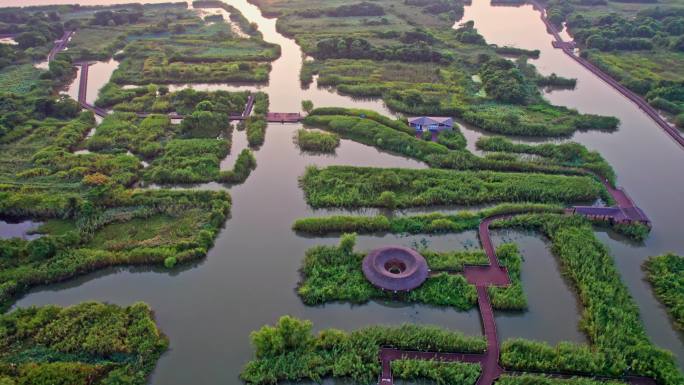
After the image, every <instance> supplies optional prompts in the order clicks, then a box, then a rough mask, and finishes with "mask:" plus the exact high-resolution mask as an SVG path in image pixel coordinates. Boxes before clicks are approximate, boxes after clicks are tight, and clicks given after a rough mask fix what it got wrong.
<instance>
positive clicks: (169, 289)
mask: <svg viewBox="0 0 684 385" xmlns="http://www.w3.org/2000/svg"><path fill="white" fill-rule="evenodd" d="M126 1H127V0H124V2H126ZM73 2H74V0H71V1H70V0H21V1H20V0H10V1H8V2H5V1H3V3H9V4H7V5H11V4H12V3H15V4H16V5H33V4H53V3H73ZM228 2H229V3H230V4H231V5H233V6H235V7H236V8H238V9H239V10H240V11H241V12H242V13H243V14H244V15H245V16H246V17H247V19H249V20H250V21H253V22H256V23H257V24H258V25H259V29H260V30H261V31H262V32H263V34H264V38H265V40H267V41H269V42H273V43H277V44H279V45H280V46H281V47H282V56H281V57H280V58H279V59H278V60H277V61H275V62H274V63H273V70H272V72H271V76H270V81H269V83H268V85H262V86H258V87H257V88H259V89H260V90H262V91H264V92H267V93H268V94H269V96H270V101H271V106H270V109H271V111H276V112H280V111H283V112H288V111H299V110H300V108H301V106H300V104H301V100H304V99H310V100H312V101H314V104H315V105H316V106H346V107H358V108H368V109H373V110H376V111H378V112H381V113H385V114H388V113H389V112H388V111H387V109H386V107H385V106H384V104H383V103H382V101H378V100H354V99H352V98H349V97H346V96H342V95H339V94H337V93H335V92H332V91H330V90H326V89H319V88H317V87H316V86H315V85H313V86H311V87H309V88H308V89H302V88H301V85H300V82H299V69H300V67H301V63H302V60H303V57H302V53H301V50H300V49H299V47H298V46H297V45H296V44H295V43H294V41H293V40H291V39H288V38H285V37H284V36H282V35H280V34H279V33H277V32H276V30H275V20H274V19H266V18H264V17H262V15H261V13H260V11H259V10H258V8H257V7H255V6H253V5H251V4H249V3H247V1H246V0H230V1H228ZM80 3H81V4H83V5H93V4H108V3H111V1H108V0H88V1H80ZM3 5H4V4H3ZM463 20H474V21H475V25H476V27H477V28H478V29H479V30H480V32H481V33H482V34H483V35H484V36H485V38H486V39H487V41H488V42H491V43H497V44H500V45H504V44H506V45H513V46H518V47H521V48H530V49H540V50H541V55H540V58H539V59H538V60H534V61H533V63H534V64H535V65H537V66H538V68H539V69H540V71H541V72H543V73H545V74H549V73H551V72H556V73H557V74H559V75H562V76H566V77H575V78H577V79H578V86H577V88H576V89H575V90H572V91H554V92H551V93H548V94H547V98H549V99H550V100H551V101H552V102H553V103H556V104H562V105H567V106H570V107H574V108H577V109H578V110H580V111H582V112H591V113H601V114H606V115H614V116H617V117H619V118H620V120H621V122H622V124H621V126H620V129H619V131H618V132H615V133H597V132H586V133H578V134H576V135H575V136H574V137H573V138H572V139H573V140H576V141H579V142H581V143H583V144H585V145H587V146H588V147H589V148H591V149H595V150H598V151H600V152H601V153H602V154H603V155H604V156H605V157H606V158H607V159H608V161H609V162H610V163H611V164H612V165H613V167H614V168H615V170H616V172H617V174H618V176H619V184H620V185H622V186H624V187H625V188H626V189H627V191H628V192H629V193H630V195H632V197H633V198H634V199H635V201H636V202H637V203H638V204H639V205H640V206H641V207H642V208H643V209H644V210H645V211H646V213H647V214H648V215H649V216H650V217H651V219H652V220H653V225H654V227H653V232H652V234H651V236H650V238H649V239H648V240H647V241H646V242H645V244H643V245H634V244H630V243H628V242H626V241H625V240H624V239H623V238H621V237H618V236H615V235H614V234H612V233H600V234H599V237H600V239H601V240H602V241H603V242H604V243H605V244H606V245H607V246H608V247H609V248H610V250H611V252H612V254H613V255H614V256H615V260H616V263H617V266H618V268H619V270H620V272H621V274H622V277H623V279H624V281H625V283H626V284H627V285H628V287H629V289H630V292H631V294H632V295H633V296H634V298H635V300H636V301H637V303H638V305H639V307H640V310H641V314H642V318H643V320H644V323H645V325H646V328H647V330H648V333H649V335H650V336H651V338H652V339H653V341H654V342H655V343H656V344H658V345H659V346H662V347H664V348H667V349H670V350H672V351H673V352H674V353H675V355H676V356H677V358H678V361H679V363H680V365H682V366H684V337H683V336H682V334H681V333H678V332H675V331H674V330H673V328H672V324H671V322H670V320H669V319H668V317H667V314H666V313H665V311H664V309H663V308H662V306H661V305H660V304H659V303H658V302H657V301H656V300H655V298H654V297H653V294H652V292H651V289H650V287H649V286H648V285H647V284H646V283H645V282H644V281H643V272H642V271H641V270H640V266H641V263H642V261H643V260H644V259H645V258H646V257H648V256H650V255H657V254H661V253H663V252H666V251H674V252H678V253H680V254H684V240H682V237H681V231H680V230H679V228H678V225H679V224H680V223H681V219H680V218H684V205H682V204H681V201H680V198H681V197H682V196H684V179H682V178H681V172H680V167H681V166H680V165H682V164H684V151H682V150H681V149H680V148H679V147H678V146H677V145H676V144H675V143H674V142H672V141H671V140H670V139H669V138H668V137H667V136H666V135H665V134H664V133H663V132H661V131H660V129H659V128H658V127H657V126H656V125H655V124H654V123H653V122H651V121H650V120H649V119H648V118H647V117H646V115H644V114H643V113H641V112H640V111H639V110H638V109H637V108H636V107H635V106H634V105H633V104H632V103H631V102H629V101H628V100H627V99H625V98H623V97H622V96H621V95H620V94H619V93H618V92H617V91H614V90H613V89H611V88H610V87H608V86H607V85H605V84H604V83H602V82H601V81H600V80H599V79H598V78H596V77H594V76H593V75H592V74H590V73H589V72H587V71H586V70H584V69H583V68H582V67H580V66H579V65H577V64H576V63H575V62H574V61H572V60H571V59H570V58H568V57H566V56H565V55H564V54H563V53H562V52H560V51H559V50H554V49H553V48H552V47H551V36H550V35H548V34H547V33H546V31H545V27H544V25H543V24H542V23H541V21H540V20H539V13H538V12H536V11H534V10H533V9H532V7H531V6H522V7H496V6H491V5H490V4H489V1H488V0H473V4H472V5H471V6H468V7H466V13H465V16H464V19H463ZM107 64H108V63H107ZM102 68H103V69H102V72H99V71H98V70H97V69H96V68H95V67H91V69H90V73H91V81H92V80H93V79H95V77H97V78H100V77H105V76H106V78H108V76H109V75H110V74H111V70H110V68H111V67H110V66H107V65H103V66H102ZM98 72H99V73H100V74H104V75H97V73H98ZM106 78H105V80H106ZM89 83H90V82H89ZM98 83H99V82H98ZM102 84H104V82H103V83H101V84H100V85H99V86H101V85H102ZM99 86H95V85H94V86H93V88H94V89H93V90H90V89H89V93H88V94H89V99H90V98H91V97H92V98H94V97H95V95H96V90H97V89H99ZM249 87H252V86H249ZM255 87H256V86H255ZM89 88H90V87H89ZM197 88H199V87H197ZM224 88H228V89H231V88H234V87H233V86H230V87H224ZM298 128H299V126H298V125H281V124H271V125H269V127H268V129H267V135H266V142H265V144H264V145H263V146H262V148H261V149H259V150H258V151H257V152H256V153H255V156H256V158H257V163H258V167H257V169H256V170H255V171H254V172H253V173H252V174H251V175H250V177H249V179H248V180H247V182H246V183H245V184H243V185H240V186H236V187H233V188H231V190H230V193H231V195H232V198H233V209H232V218H231V219H230V220H229V221H228V222H227V223H226V226H225V228H224V229H223V230H222V231H221V233H220V235H219V237H218V239H217V241H216V246H215V247H214V248H213V249H212V250H211V251H210V253H209V255H208V257H207V258H206V259H204V260H202V261H200V262H198V263H197V264H195V265H192V266H184V267H182V268H179V269H176V270H173V271H171V272H169V271H167V270H164V269H156V268H117V269H107V270H104V271H100V272H97V273H94V274H90V275H87V276H84V277H81V278H78V279H75V280H72V281H69V282H66V283H63V284H58V285H51V286H49V287H41V288H37V289H35V290H33V291H32V292H31V293H30V294H28V295H26V296H24V297H23V298H22V299H20V300H19V301H18V302H17V304H16V306H20V307H23V306H29V305H42V304H50V303H55V304H60V305H69V304H76V303H79V302H82V301H87V300H98V301H107V302H112V303H118V304H122V305H128V304H131V303H133V302H136V301H144V302H147V303H149V304H150V306H151V307H152V308H153V309H154V311H155V314H156V318H157V320H158V322H159V326H160V327H161V329H162V330H163V331H164V332H165V333H166V334H167V335H168V336H169V338H170V340H171V346H170V350H169V352H167V353H166V354H165V355H164V356H163V357H162V358H161V360H160V361H159V364H158V366H157V369H156V370H155V372H154V374H153V377H152V380H151V382H152V383H153V384H187V383H196V384H217V383H221V384H225V383H231V384H239V383H240V381H239V379H238V377H237V376H238V374H239V372H240V369H241V367H242V366H243V365H244V364H245V363H246V362H247V361H248V360H249V359H250V358H251V357H252V349H251V347H250V345H249V338H248V336H249V332H250V331H252V330H254V329H256V328H258V327H260V326H261V325H263V324H266V323H273V322H274V321H275V320H276V319H277V317H279V316H280V315H283V314H291V315H294V316H298V317H302V318H307V319H311V320H312V321H313V322H314V324H315V325H316V327H317V328H325V327H337V328H341V329H347V330H351V329H354V328H358V327H362V326H365V325H369V324H381V323H384V324H398V323H402V322H414V323H428V324H437V325H440V326H444V327H447V328H450V329H454V330H460V331H462V332H464V333H466V334H469V335H478V334H481V327H480V323H479V316H478V314H477V311H476V310H473V311H470V312H455V311H453V310H449V309H436V308H431V307H426V306H404V305H399V304H396V303H377V302H372V303H369V304H366V305H361V306H352V305H348V304H333V305H327V306H322V307H306V306H303V305H302V303H301V301H300V300H299V299H298V297H297V296H296V294H295V291H294V290H295V288H296V284H297V281H298V278H299V276H298V269H299V267H300V265H301V261H302V259H303V256H304V252H305V250H306V249H307V248H309V247H311V246H312V245H316V244H333V243H336V242H337V239H336V238H306V237H302V236H299V235H297V234H295V233H294V232H293V231H292V230H291V229H290V226H291V224H292V222H293V221H294V220H295V219H296V218H299V217H303V216H311V215H322V214H326V213H327V212H321V211H313V210H311V209H310V208H309V207H308V206H307V205H306V204H305V202H304V199H303V194H302V191H301V190H300V189H299V187H298V185H297V177H298V176H300V175H301V174H302V173H303V171H304V168H305V167H306V166H307V165H311V164H316V165H320V166H326V165H332V164H346V165H359V166H378V167H389V166H391V167H414V168H417V167H425V166H424V165H423V164H422V163H419V162H416V161H413V160H410V159H405V158H401V157H397V156H395V155H390V154H386V153H382V152H379V151H377V150H375V149H374V148H371V147H368V146H365V145H361V144H359V143H355V142H351V141H346V140H344V141H342V144H341V146H340V148H338V150H337V152H336V155H335V156H324V155H309V154H302V153H300V151H299V150H298V149H297V148H296V146H295V145H294V144H293V142H292V136H293V134H294V132H295V131H296V130H297V129H298ZM465 132H466V135H467V137H468V138H469V140H470V142H471V145H472V139H473V138H475V137H477V136H478V135H481V133H480V132H478V131H475V130H470V129H469V128H467V127H466V128H465ZM242 135H244V133H239V132H238V133H235V134H234V141H235V142H236V143H234V144H238V143H239V144H240V145H239V146H244V138H242V137H241V136H242ZM233 150H234V151H233V154H236V153H237V152H238V151H239V149H237V151H235V150H236V149H235V148H234V149H233ZM226 163H231V162H229V161H226ZM226 166H227V167H230V166H229V165H226ZM494 240H495V243H497V244H499V243H501V242H506V241H513V242H516V243H517V244H518V245H519V247H520V249H521V252H522V254H523V256H524V257H525V263H524V267H523V284H524V288H525V290H526V293H527V295H528V299H529V304H530V309H529V311H527V312H525V313H515V314H509V313H506V314H504V313H498V314H497V324H498V327H499V331H500V337H501V338H504V339H505V338H509V337H525V338H531V339H539V340H545V341H548V342H550V343H555V342H558V341H561V340H570V341H577V342H583V341H584V340H585V338H584V336H583V334H582V333H580V332H579V331H578V326H577V324H578V319H579V311H578V304H577V301H576V299H575V297H574V295H573V291H572V290H571V289H570V288H569V287H568V285H567V284H566V283H565V282H564V280H563V278H562V277H561V275H560V273H559V271H558V267H557V263H556V260H555V258H554V257H553V255H552V254H551V252H550V250H549V246H548V244H547V243H546V241H544V240H543V239H542V238H540V237H539V236H537V235H534V234H527V233H519V232H496V233H494ZM425 242H427V244H428V245H429V247H430V248H433V249H437V250H449V249H454V248H459V249H460V248H470V249H472V248H475V247H478V241H477V238H476V234H475V232H466V233H463V234H457V235H444V236H432V237H420V236H411V237H402V236H394V235H386V236H363V237H360V238H359V242H358V246H357V247H358V248H359V249H367V248H371V247H375V246H378V245H382V244H388V243H398V244H402V245H406V246H413V245H415V244H421V243H425Z"/></svg>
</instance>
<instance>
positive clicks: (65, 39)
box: [47, 31, 74, 62]
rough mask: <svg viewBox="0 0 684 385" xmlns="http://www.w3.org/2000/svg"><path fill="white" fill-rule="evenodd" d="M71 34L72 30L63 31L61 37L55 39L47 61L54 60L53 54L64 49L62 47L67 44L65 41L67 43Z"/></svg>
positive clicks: (55, 54)
mask: <svg viewBox="0 0 684 385" xmlns="http://www.w3.org/2000/svg"><path fill="white" fill-rule="evenodd" d="M73 34H74V31H64V34H63V35H62V37H61V38H60V39H59V40H57V41H55V45H54V46H53V47H52V49H51V50H50V53H49V54H48V58H47V60H48V62H51V61H52V60H54V59H55V56H57V54H58V53H60V52H62V51H64V49H65V48H66V46H67V43H69V39H71V36H73Z"/></svg>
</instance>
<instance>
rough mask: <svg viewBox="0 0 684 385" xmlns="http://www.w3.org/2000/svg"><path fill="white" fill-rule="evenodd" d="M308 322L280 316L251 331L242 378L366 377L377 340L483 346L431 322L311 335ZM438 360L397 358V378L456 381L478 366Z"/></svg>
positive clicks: (452, 348) (372, 371)
mask: <svg viewBox="0 0 684 385" xmlns="http://www.w3.org/2000/svg"><path fill="white" fill-rule="evenodd" d="M312 326H313V325H312V323H311V322H310V321H303V320H299V319H296V318H293V317H289V316H284V317H281V318H280V319H279V320H278V322H277V323H276V325H275V326H264V327H262V328H261V329H259V330H257V331H254V332H252V334H251V336H250V337H251V340H252V345H254V348H255V358H254V360H252V361H250V362H248V363H247V365H246V366H245V368H244V369H243V371H242V373H241V375H240V377H241V378H242V380H244V381H245V382H247V383H249V384H273V383H276V382H279V381H301V380H312V381H321V380H323V379H324V378H327V377H335V378H351V379H352V380H354V381H355V382H358V383H372V382H374V381H376V380H377V378H378V376H379V375H380V362H379V361H378V353H379V349H380V347H382V346H392V347H396V348H399V349H408V350H431V351H439V352H467V353H482V352H483V351H484V350H485V348H486V343H485V340H484V339H483V338H482V337H465V336H463V335H462V334H460V333H459V332H453V331H447V330H443V329H440V328H437V327H434V326H419V325H413V324H405V325H401V326H394V327H389V326H369V327H366V328H363V329H359V330H355V331H353V332H344V331H341V330H337V329H325V330H322V331H320V332H318V333H317V334H315V335H314V334H313V333H312ZM443 365H445V367H442V368H438V367H437V366H439V364H438V363H413V361H411V362H400V363H399V364H397V367H396V368H397V369H398V370H399V374H400V377H401V378H406V379H413V378H415V377H420V378H430V379H435V380H439V379H440V378H445V379H455V380H457V381H458V382H455V383H456V384H460V383H462V384H468V383H469V382H467V380H469V379H471V378H475V377H477V374H478V372H479V367H478V366H472V365H462V364H461V365H453V366H449V365H451V364H443ZM409 369H411V370H409ZM461 369H463V370H461Z"/></svg>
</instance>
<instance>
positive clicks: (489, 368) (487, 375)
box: [378, 181, 655, 385]
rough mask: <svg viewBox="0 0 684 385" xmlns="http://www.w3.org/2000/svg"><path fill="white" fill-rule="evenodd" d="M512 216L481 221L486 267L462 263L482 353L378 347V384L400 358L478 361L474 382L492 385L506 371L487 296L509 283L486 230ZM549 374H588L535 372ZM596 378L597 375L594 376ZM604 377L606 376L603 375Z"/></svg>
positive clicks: (621, 196) (634, 379) (649, 382)
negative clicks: (475, 308) (477, 314)
mask: <svg viewBox="0 0 684 385" xmlns="http://www.w3.org/2000/svg"><path fill="white" fill-rule="evenodd" d="M604 184H605V185H606V187H607V188H608V191H609V192H610V193H611V195H613V197H614V198H615V200H616V201H617V202H618V204H619V205H620V204H629V205H633V204H634V203H633V202H632V200H631V199H630V198H629V196H627V194H626V193H625V192H624V191H623V190H621V189H615V188H612V186H610V185H609V184H608V182H607V181H606V182H604ZM511 216H512V215H507V214H502V215H494V216H491V217H488V218H485V219H483V220H482V222H481V223H480V227H479V231H478V234H479V237H480V242H481V244H482V248H483V249H484V251H485V254H486V255H487V258H488V260H489V265H487V266H465V267H464V275H465V277H466V278H467V279H468V282H469V283H471V284H473V285H475V288H476V289H477V304H478V307H479V310H480V317H481V318H480V319H481V322H482V330H483V332H484V336H485V338H486V340H487V350H486V351H485V353H484V354H468V353H436V352H415V351H405V350H398V349H392V348H381V349H380V354H379V359H380V363H381V365H382V372H381V374H380V379H379V381H378V383H379V385H392V384H393V378H392V371H391V362H392V361H394V360H399V359H414V360H440V361H451V362H454V361H459V362H470V363H479V364H480V366H481V368H482V372H481V374H480V377H479V378H478V380H477V385H492V384H494V382H495V381H496V380H497V379H498V378H499V377H500V376H501V375H502V374H504V373H507V372H505V370H504V369H503V368H502V367H501V365H500V364H499V355H500V345H499V338H498V334H497V329H496V319H495V318H494V310H493V309H492V303H491V301H490V299H489V293H488V287H489V286H507V285H509V284H510V278H509V276H508V271H507V270H506V269H505V268H504V267H502V266H501V265H500V264H499V260H498V258H497V257H496V252H495V249H494V245H493V243H492V239H491V235H490V232H489V225H490V224H491V223H492V222H493V221H495V220H497V219H503V218H508V217H511ZM507 374H511V375H516V374H524V373H519V372H508V373H507ZM537 374H542V375H548V376H550V377H557V378H572V377H591V376H586V375H582V374H562V373H537ZM594 378H599V377H594ZM604 379H607V378H604ZM613 379H614V378H613ZM622 380H623V381H626V382H627V383H630V384H632V385H655V381H654V380H653V379H651V378H646V377H638V376H626V377H623V378H622Z"/></svg>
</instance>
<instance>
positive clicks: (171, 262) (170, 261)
mask: <svg viewBox="0 0 684 385" xmlns="http://www.w3.org/2000/svg"><path fill="white" fill-rule="evenodd" d="M177 262H178V260H177V259H176V257H167V258H166V259H164V267H166V268H167V269H172V268H173V267H174V266H176V263H177Z"/></svg>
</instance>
